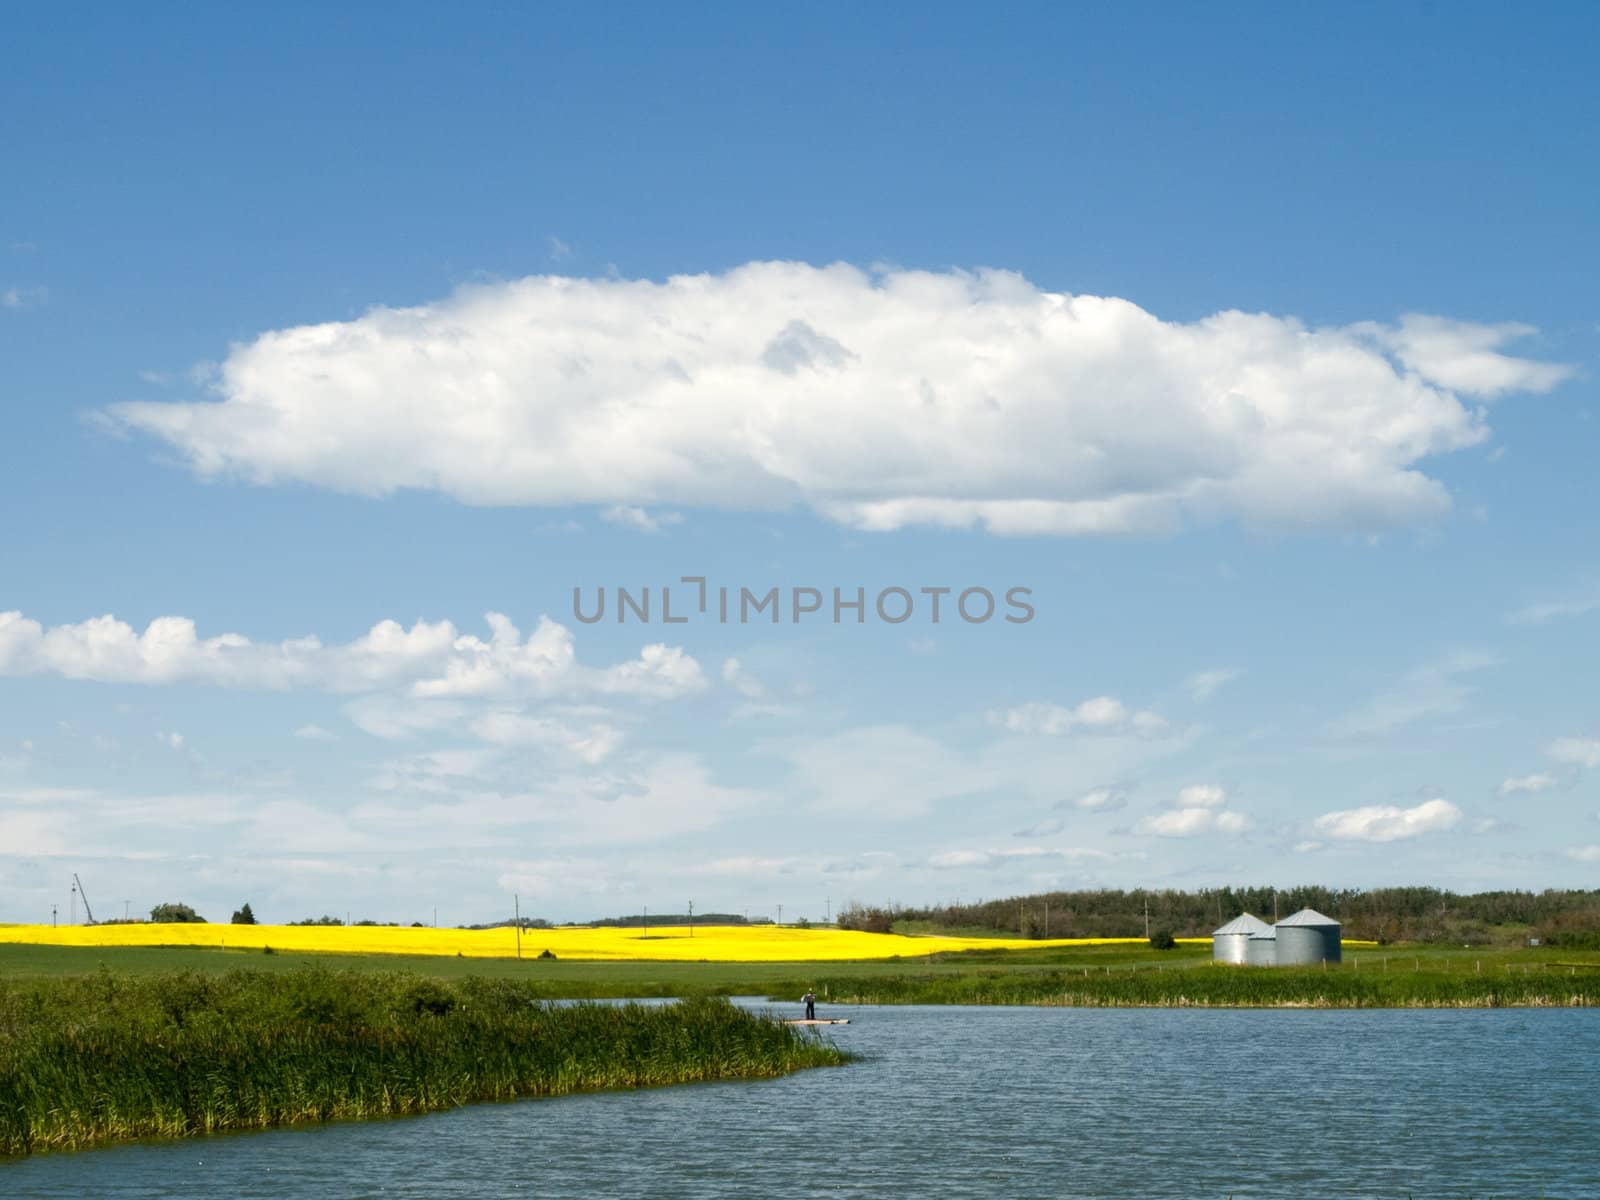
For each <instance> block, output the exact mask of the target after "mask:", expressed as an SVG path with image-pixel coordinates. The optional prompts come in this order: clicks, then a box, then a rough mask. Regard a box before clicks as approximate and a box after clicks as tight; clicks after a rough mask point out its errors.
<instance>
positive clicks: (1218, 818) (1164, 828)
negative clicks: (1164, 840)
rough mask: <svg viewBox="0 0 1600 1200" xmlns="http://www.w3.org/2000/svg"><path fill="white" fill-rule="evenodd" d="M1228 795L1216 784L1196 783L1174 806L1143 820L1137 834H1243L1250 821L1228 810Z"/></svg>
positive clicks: (1178, 835)
mask: <svg viewBox="0 0 1600 1200" xmlns="http://www.w3.org/2000/svg"><path fill="white" fill-rule="evenodd" d="M1227 803H1228V793H1227V792H1225V791H1223V789H1222V788H1220V787H1218V786H1217V785H1216V784H1214V783H1193V784H1190V785H1189V786H1188V787H1185V788H1180V789H1179V791H1178V796H1177V799H1176V800H1175V801H1174V802H1173V807H1172V808H1169V809H1167V810H1166V811H1165V812H1159V813H1155V814H1153V815H1151V816H1148V817H1141V818H1140V819H1139V822H1138V824H1136V825H1135V826H1134V832H1135V833H1144V834H1153V835H1154V836H1156V837H1198V836H1200V835H1201V834H1204V833H1243V832H1244V831H1245V830H1247V829H1249V828H1250V818H1249V817H1248V816H1246V815H1245V814H1244V813H1242V812H1235V811H1232V810H1228V809H1226V808H1224V805H1226V804H1227Z"/></svg>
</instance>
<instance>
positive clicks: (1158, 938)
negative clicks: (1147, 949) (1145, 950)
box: [1150, 929, 1178, 950]
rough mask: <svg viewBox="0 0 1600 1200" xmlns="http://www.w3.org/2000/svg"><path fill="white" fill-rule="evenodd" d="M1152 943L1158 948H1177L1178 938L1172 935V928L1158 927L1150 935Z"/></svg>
mask: <svg viewBox="0 0 1600 1200" xmlns="http://www.w3.org/2000/svg"><path fill="white" fill-rule="evenodd" d="M1150 945H1151V946H1153V947H1155V949H1157V950H1172V949H1176V947H1177V945H1178V939H1177V938H1175V937H1173V936H1172V930H1170V929H1158V930H1156V931H1155V932H1154V933H1152V934H1151V935H1150Z"/></svg>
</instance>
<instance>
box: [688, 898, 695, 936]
mask: <svg viewBox="0 0 1600 1200" xmlns="http://www.w3.org/2000/svg"><path fill="white" fill-rule="evenodd" d="M689 936H690V937H693V936H694V901H693V900H691V901H689Z"/></svg>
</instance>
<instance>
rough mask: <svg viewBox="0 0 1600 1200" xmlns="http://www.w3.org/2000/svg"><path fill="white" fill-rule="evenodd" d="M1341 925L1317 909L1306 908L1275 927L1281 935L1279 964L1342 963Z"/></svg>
mask: <svg viewBox="0 0 1600 1200" xmlns="http://www.w3.org/2000/svg"><path fill="white" fill-rule="evenodd" d="M1339 931H1340V926H1339V922H1337V921H1335V920H1334V919H1333V918H1332V917H1325V916H1323V915H1322V914H1321V913H1319V912H1318V911H1317V910H1316V909H1314V908H1302V909H1301V910H1300V911H1299V912H1297V913H1295V914H1294V916H1292V917H1285V918H1284V919H1283V920H1281V921H1279V922H1278V923H1277V925H1275V926H1273V932H1275V933H1276V934H1277V935H1278V965H1279V966H1280V967H1297V966H1306V965H1307V964H1313V963H1320V962H1339V961H1340V959H1341V958H1342V957H1343V956H1342V954H1341V951H1340V938H1339Z"/></svg>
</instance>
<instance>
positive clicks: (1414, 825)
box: [1312, 800, 1461, 842]
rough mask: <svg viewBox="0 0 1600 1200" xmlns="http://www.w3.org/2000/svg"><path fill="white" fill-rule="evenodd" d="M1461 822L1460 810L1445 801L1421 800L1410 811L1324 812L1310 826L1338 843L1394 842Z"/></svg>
mask: <svg viewBox="0 0 1600 1200" xmlns="http://www.w3.org/2000/svg"><path fill="white" fill-rule="evenodd" d="M1460 820H1461V810H1460V809H1459V808H1457V807H1456V806H1455V805H1454V804H1451V803H1450V801H1448V800H1425V801H1423V802H1422V803H1421V804H1418V805H1417V806H1415V807H1414V808H1400V807H1398V806H1396V805H1392V804H1369V805H1366V806H1365V807H1362V808H1347V809H1341V810H1340V811H1338V812H1330V813H1324V814H1323V815H1322V816H1320V817H1318V818H1317V819H1316V820H1315V821H1314V822H1313V823H1312V824H1313V827H1314V828H1315V829H1316V830H1317V832H1318V833H1321V834H1325V835H1326V836H1328V837H1331V838H1335V839H1338V840H1340V841H1349V842H1396V841H1401V840H1403V839H1406V838H1414V837H1421V836H1422V835H1424V834H1428V833H1442V832H1443V831H1445V830H1447V829H1453V828H1454V827H1455V826H1456V825H1457V824H1458V823H1459V822H1460Z"/></svg>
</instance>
